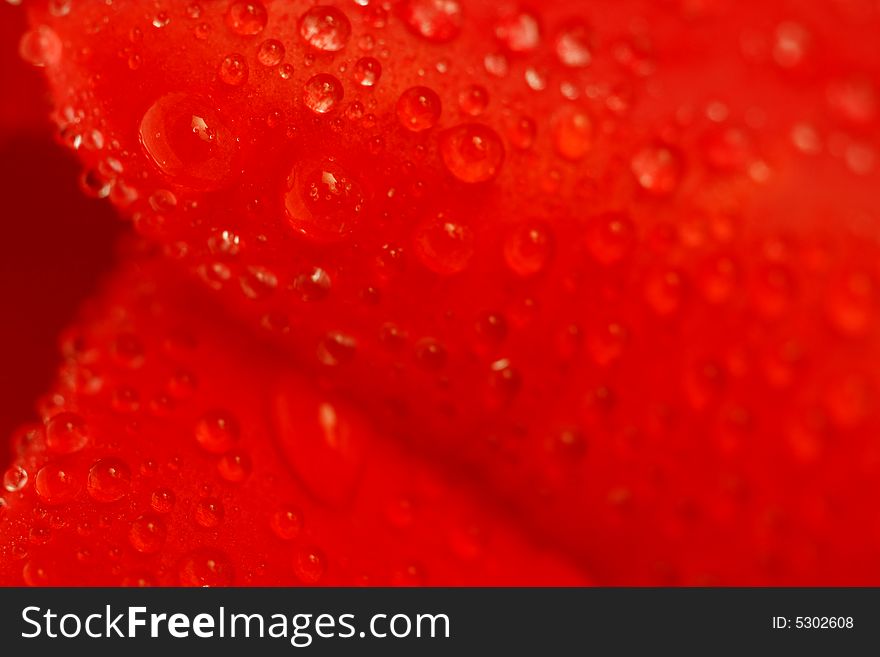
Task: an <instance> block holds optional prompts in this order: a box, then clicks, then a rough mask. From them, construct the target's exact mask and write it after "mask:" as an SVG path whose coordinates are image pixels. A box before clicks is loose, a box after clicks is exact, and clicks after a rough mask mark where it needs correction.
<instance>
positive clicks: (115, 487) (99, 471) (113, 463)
mask: <svg viewBox="0 0 880 657" xmlns="http://www.w3.org/2000/svg"><path fill="white" fill-rule="evenodd" d="M130 487H131V470H130V469H129V467H128V465H127V464H126V463H125V462H124V461H122V460H120V459H117V458H105V459H101V460H100V461H97V462H96V463H95V464H94V465H93V466H92V467H91V469H90V470H89V476H88V481H87V483H86V489H87V490H88V492H89V495H91V496H92V498H93V499H95V500H97V501H99V502H115V501H117V500H119V499H122V497H124V496H125V494H126V493H128V491H129V488H130Z"/></svg>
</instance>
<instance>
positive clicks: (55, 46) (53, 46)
mask: <svg viewBox="0 0 880 657" xmlns="http://www.w3.org/2000/svg"><path fill="white" fill-rule="evenodd" d="M61 51H62V45H61V39H60V38H59V37H58V35H57V34H56V33H55V30H53V29H52V28H51V27H48V26H46V25H40V26H39V27H36V28H34V29H33V30H30V31H29V32H25V34H24V36H22V37H21V41H20V42H19V44H18V52H19V54H20V55H21V58H22V59H24V61H26V62H27V63H28V64H31V65H32V66H38V67H40V68H42V67H46V66H55V65H56V64H57V63H58V62H60V61H61Z"/></svg>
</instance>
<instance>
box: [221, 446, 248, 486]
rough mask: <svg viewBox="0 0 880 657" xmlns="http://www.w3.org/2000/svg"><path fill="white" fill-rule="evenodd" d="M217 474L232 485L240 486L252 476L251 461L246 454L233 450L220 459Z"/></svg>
mask: <svg viewBox="0 0 880 657" xmlns="http://www.w3.org/2000/svg"><path fill="white" fill-rule="evenodd" d="M217 472H219V473H220V476H221V477H222V478H223V479H225V480H226V481H228V482H229V483H231V484H240V483H241V482H243V481H244V480H245V479H247V478H248V477H249V476H250V474H251V459H250V456H248V455H247V453H246V452H242V451H240V450H232V451H229V452H227V453H226V454H224V455H223V456H221V457H220V460H219V461H218V462H217Z"/></svg>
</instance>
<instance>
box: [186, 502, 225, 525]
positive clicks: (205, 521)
mask: <svg viewBox="0 0 880 657" xmlns="http://www.w3.org/2000/svg"><path fill="white" fill-rule="evenodd" d="M193 519H194V520H195V521H196V524H197V525H199V526H200V527H204V528H205V529H214V528H216V527H219V526H220V524H221V523H222V522H223V504H222V503H221V502H220V500H218V499H216V498H213V497H206V498H203V499H201V500H199V502H198V504H196V508H195V512H194V513H193Z"/></svg>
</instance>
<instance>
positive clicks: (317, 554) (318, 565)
mask: <svg viewBox="0 0 880 657" xmlns="http://www.w3.org/2000/svg"><path fill="white" fill-rule="evenodd" d="M326 569H327V564H326V563H325V559H324V555H323V553H321V551H320V550H317V549H315V548H301V549H299V550H297V551H296V555H295V556H294V558H293V572H294V574H295V575H296V577H297V579H299V581H300V582H302V583H303V584H306V585H311V584H317V583H318V582H319V581H320V580H321V578H322V577H323V576H324V571H325V570H326Z"/></svg>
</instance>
